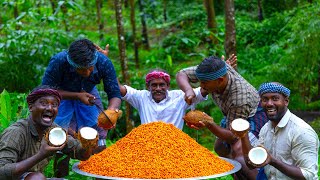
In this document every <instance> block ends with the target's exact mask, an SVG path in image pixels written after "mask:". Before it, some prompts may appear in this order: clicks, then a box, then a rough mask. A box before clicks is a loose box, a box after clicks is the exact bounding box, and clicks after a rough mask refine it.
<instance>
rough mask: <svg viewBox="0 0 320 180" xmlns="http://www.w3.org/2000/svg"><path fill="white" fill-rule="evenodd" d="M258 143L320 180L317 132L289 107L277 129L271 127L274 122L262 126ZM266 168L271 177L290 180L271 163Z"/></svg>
mask: <svg viewBox="0 0 320 180" xmlns="http://www.w3.org/2000/svg"><path fill="white" fill-rule="evenodd" d="M258 143H259V144H260V145H262V146H264V147H265V148H266V149H267V150H268V151H269V153H270V154H271V155H272V156H273V157H274V158H276V159H278V160H281V161H282V162H284V163H286V164H289V165H293V166H296V167H299V168H300V169H301V172H302V174H303V176H304V177H305V178H306V179H307V180H308V179H312V180H318V151H319V138H318V136H317V133H316V132H315V131H314V130H313V129H312V127H311V126H310V125H309V124H307V123H306V122H305V121H304V120H302V119H300V118H299V117H297V116H296V115H294V114H292V113H291V112H290V111H289V110H288V111H287V112H286V114H285V115H284V116H283V118H282V119H281V121H280V122H279V124H278V125H277V126H276V127H275V128H273V127H272V124H271V121H269V122H268V123H266V124H265V125H264V126H263V127H262V129H261V131H260V134H259V142H258ZM256 145H258V144H256ZM264 171H265V174H266V175H267V177H268V179H269V180H271V179H275V180H278V179H281V180H285V179H291V178H289V177H288V176H286V175H285V174H283V173H282V172H280V171H279V170H277V169H276V168H275V167H273V166H271V165H266V166H265V167H264Z"/></svg>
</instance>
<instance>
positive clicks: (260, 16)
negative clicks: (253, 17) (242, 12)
mask: <svg viewBox="0 0 320 180" xmlns="http://www.w3.org/2000/svg"><path fill="white" fill-rule="evenodd" d="M258 18H259V21H262V20H263V13H262V5H261V0H258Z"/></svg>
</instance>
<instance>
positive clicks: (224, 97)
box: [181, 64, 262, 129]
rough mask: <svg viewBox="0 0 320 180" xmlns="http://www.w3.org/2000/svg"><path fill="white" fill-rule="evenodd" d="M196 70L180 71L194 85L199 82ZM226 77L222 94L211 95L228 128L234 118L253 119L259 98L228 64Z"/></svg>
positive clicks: (191, 68)
mask: <svg viewBox="0 0 320 180" xmlns="http://www.w3.org/2000/svg"><path fill="white" fill-rule="evenodd" d="M196 69H197V66H193V67H189V68H186V69H183V70H181V71H182V72H184V73H185V74H186V75H187V76H188V78H189V80H190V82H192V83H196V82H199V80H198V78H197V76H196V73H195V71H196ZM227 76H228V83H227V87H226V89H225V90H224V92H223V94H217V93H212V98H213V100H214V102H215V104H216V105H217V106H219V108H220V109H221V111H222V113H223V114H224V116H226V120H227V127H228V126H229V124H230V123H231V122H232V121H233V120H234V119H236V118H242V119H248V118H249V117H253V116H254V115H255V113H256V111H257V107H258V104H259V101H260V97H259V94H258V92H257V90H256V89H255V88H254V87H253V86H252V85H251V84H250V83H248V82H247V81H246V80H245V79H244V78H243V77H242V76H241V75H240V74H238V73H237V72H236V71H235V70H234V69H233V68H232V67H231V66H229V65H228V64H227ZM259 124H260V122H259V123H256V125H257V126H258V125H259ZM261 127H262V125H261ZM257 129H259V128H257Z"/></svg>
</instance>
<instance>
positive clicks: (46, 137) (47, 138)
mask: <svg viewBox="0 0 320 180" xmlns="http://www.w3.org/2000/svg"><path fill="white" fill-rule="evenodd" d="M54 128H60V127H50V128H48V129H47V131H46V132H45V135H44V138H45V139H46V141H47V142H48V144H49V146H53V147H59V146H62V145H64V144H66V143H67V142H68V134H67V131H66V130H65V129H63V128H61V129H62V130H63V131H64V132H65V133H66V141H65V142H64V143H63V144H61V145H54V144H52V143H51V142H50V140H49V135H50V131H51V130H53V129H54Z"/></svg>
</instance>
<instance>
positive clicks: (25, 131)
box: [0, 118, 81, 179]
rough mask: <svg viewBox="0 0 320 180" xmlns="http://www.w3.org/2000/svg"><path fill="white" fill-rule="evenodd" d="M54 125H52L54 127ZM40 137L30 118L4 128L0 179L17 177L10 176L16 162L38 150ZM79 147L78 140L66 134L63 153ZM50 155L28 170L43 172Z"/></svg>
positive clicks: (0, 143)
mask: <svg viewBox="0 0 320 180" xmlns="http://www.w3.org/2000/svg"><path fill="white" fill-rule="evenodd" d="M54 126H55V125H53V127H54ZM40 146H41V139H39V135H38V132H37V130H36V128H35V126H34V125H33V122H32V120H31V119H30V118H28V119H22V120H19V121H17V122H16V123H14V124H12V125H11V126H10V127H8V128H7V129H5V130H4V131H3V133H2V134H1V135H0V179H17V178H18V177H13V176H12V171H13V170H14V169H15V166H16V163H17V162H20V161H23V160H25V159H28V158H30V157H32V156H33V155H35V154H36V153H38V152H39V150H40ZM80 149H81V145H80V142H79V141H77V140H75V139H73V138H72V137H71V136H68V141H67V144H66V146H65V147H64V149H63V150H62V152H63V153H66V154H70V155H71V156H73V157H72V158H75V157H74V155H75V153H76V152H78V151H79V150H80ZM51 158H52V157H47V158H45V159H43V160H42V161H40V162H38V163H37V164H36V165H34V166H33V167H32V168H31V169H29V170H28V171H30V172H43V170H44V168H45V167H46V166H47V165H48V163H49V161H50V159H51Z"/></svg>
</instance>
